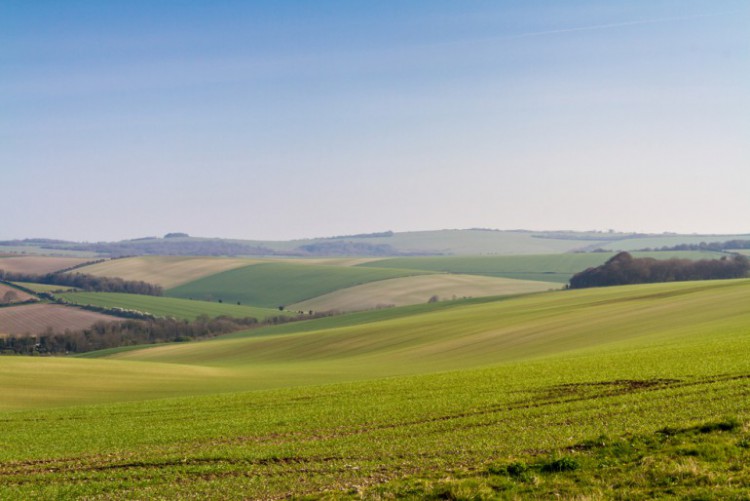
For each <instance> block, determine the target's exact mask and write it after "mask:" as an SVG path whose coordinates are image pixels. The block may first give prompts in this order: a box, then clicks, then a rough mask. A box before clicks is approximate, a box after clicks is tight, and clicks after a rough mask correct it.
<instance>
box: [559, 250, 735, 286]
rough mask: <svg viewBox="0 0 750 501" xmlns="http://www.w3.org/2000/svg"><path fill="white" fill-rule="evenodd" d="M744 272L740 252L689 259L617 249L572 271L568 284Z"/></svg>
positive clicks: (726, 275) (703, 277)
mask: <svg viewBox="0 0 750 501" xmlns="http://www.w3.org/2000/svg"><path fill="white" fill-rule="evenodd" d="M748 272H750V260H748V259H747V258H746V257H745V256H741V255H735V256H732V257H726V256H725V257H722V258H721V259H702V260H700V261H691V260H689V259H665V260H659V259H654V258H634V257H633V256H631V255H630V254H629V253H627V252H620V253H619V254H617V255H615V256H614V257H612V258H611V259H610V260H609V261H607V262H606V263H604V264H603V265H601V266H597V267H596V268H588V269H587V270H585V271H582V272H580V273H576V274H575V275H573V277H572V278H571V279H570V284H569V285H568V287H569V288H571V289H581V288H585V287H603V286H608V285H625V284H645V283H655V282H680V281H686V280H713V279H723V278H742V277H746V276H748Z"/></svg>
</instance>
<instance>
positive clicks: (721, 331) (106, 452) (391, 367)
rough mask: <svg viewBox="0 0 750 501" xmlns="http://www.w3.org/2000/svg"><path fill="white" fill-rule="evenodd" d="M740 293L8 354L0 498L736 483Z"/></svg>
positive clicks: (584, 493)
mask: <svg viewBox="0 0 750 501" xmlns="http://www.w3.org/2000/svg"><path fill="white" fill-rule="evenodd" d="M748 299H750V280H733V281H711V282H690V283H677V284H652V285H642V286H627V287H612V288H603V289H588V290H579V291H559V292H551V293H542V294H536V295H531V296H521V297H515V298H509V299H503V300H497V301H487V300H485V301H484V302H483V301H480V300H476V301H474V302H472V301H467V302H465V303H463V304H461V303H460V302H456V303H450V302H449V303H445V304H443V305H440V304H439V303H438V304H437V305H434V304H430V305H419V306H418V307H416V306H415V307H408V308H405V309H404V310H406V311H408V313H409V314H408V315H403V316H399V309H392V310H385V311H380V312H367V313H362V314H353V315H349V316H344V317H339V318H337V319H333V318H326V319H320V320H315V321H309V322H304V323H303V324H306V325H302V324H298V325H284V326H278V327H273V328H269V329H268V330H267V332H266V334H265V335H248V336H246V337H238V336H234V337H226V338H223V339H216V340H211V341H206V342H200V343H187V344H181V345H167V346H159V347H152V348H146V349H141V350H137V349H136V350H132V351H126V352H120V353H116V354H112V355H110V356H109V357H104V358H98V359H93V360H92V359H89V360H87V359H71V358H31V357H11V358H7V359H4V360H3V363H2V364H0V383H1V384H2V385H3V388H4V398H3V399H2V400H1V401H0V407H2V409H4V411H2V412H0V419H2V420H3V432H4V433H3V437H2V439H1V440H0V443H2V447H0V475H2V477H0V478H2V481H0V498H2V499H26V498H73V497H87V498H95V499H112V498H138V499H143V498H160V497H162V498H230V499H247V498H281V497H301V496H309V497H313V498H320V497H324V498H340V499H345V498H346V499H361V498H365V499H394V498H403V497H411V498H432V499H489V498H511V499H512V498H519V497H521V498H556V497H562V498H592V499H599V498H619V499H637V498H654V497H659V498H663V497H675V498H685V497H691V498H734V499H742V498H743V496H746V494H747V492H748V489H750V469H749V468H747V466H746V465H747V464H748V460H750V431H749V428H748V425H749V424H750V398H749V397H750V388H748V385H747V379H748V378H749V377H750V360H748V358H747V356H746V354H747V352H748V350H749V349H750V335H748V326H750V301H748ZM378 316H379V317H380V318H379V319H378ZM347 319H348V320H347ZM316 323H317V325H318V328H315V327H314V326H315V325H316ZM347 324H348V325H347ZM294 327H297V328H299V329H298V330H297V331H294V330H293V328H294ZM386 376H388V377H386ZM324 383H325V384H324ZM274 387H276V388H275V389H274ZM264 388H267V389H264ZM242 390H254V391H242ZM165 397H172V398H165ZM86 403H91V404H96V405H85V404H86Z"/></svg>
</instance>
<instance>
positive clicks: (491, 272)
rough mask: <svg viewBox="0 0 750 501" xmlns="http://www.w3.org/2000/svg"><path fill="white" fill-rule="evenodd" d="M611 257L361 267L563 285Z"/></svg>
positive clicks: (412, 261)
mask: <svg viewBox="0 0 750 501" xmlns="http://www.w3.org/2000/svg"><path fill="white" fill-rule="evenodd" d="M613 255H614V254H609V253H572V254H544V255H529V256H520V255H519V256H448V257H404V258H389V259H383V260H381V261H372V262H368V263H364V264H362V265H360V266H361V267H373V268H378V267H388V268H411V269H418V270H431V271H442V272H449V273H468V274H474V275H486V276H494V277H507V278H516V279H521V280H540V281H544V282H559V283H566V282H567V281H568V280H570V277H571V276H573V275H574V274H575V273H578V272H579V271H583V270H585V269H586V268H589V267H591V266H599V265H600V264H603V263H604V262H605V261H606V260H607V259H609V258H610V257H612V256H613ZM634 256H636V257H654V258H657V259H668V258H672V257H679V258H685V259H715V258H717V257H718V256H720V254H717V253H713V252H689V251H688V252H637V253H634Z"/></svg>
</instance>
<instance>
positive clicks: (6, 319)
mask: <svg viewBox="0 0 750 501" xmlns="http://www.w3.org/2000/svg"><path fill="white" fill-rule="evenodd" d="M119 320H120V319H119V318H117V317H112V316H110V315H103V314H101V313H96V312H93V311H85V310H81V309H79V308H71V307H67V306H61V305H57V304H25V305H21V306H10V307H6V308H0V334H15V335H21V334H41V333H43V332H44V331H45V330H47V328H49V327H51V328H52V329H53V330H55V331H64V330H65V329H70V330H76V329H85V328H86V327H89V326H90V325H91V324H93V323H95V322H99V321H105V322H117V321H119Z"/></svg>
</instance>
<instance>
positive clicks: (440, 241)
mask: <svg viewBox="0 0 750 501" xmlns="http://www.w3.org/2000/svg"><path fill="white" fill-rule="evenodd" d="M732 240H747V241H750V234H747V235H679V234H673V233H664V234H647V233H619V232H595V231H591V232H579V231H530V230H492V229H484V228H472V229H463V230H459V229H452V230H451V229H446V230H435V231H409V232H400V233H396V232H392V231H384V232H378V233H361V234H355V235H341V236H335V237H322V238H311V239H301V240H287V241H266V240H236V239H224V238H202V237H191V236H188V235H187V234H186V233H168V234H166V235H165V236H164V237H163V238H162V237H145V238H136V239H132V240H121V241H119V242H96V243H89V242H69V241H64V240H52V239H25V240H8V241H0V253H9V254H56V255H71V254H79V255H85V256H102V257H121V256H144V255H162V256H289V257H336V256H376V257H398V256H450V255H507V254H558V253H565V252H591V251H596V250H599V249H605V250H607V251H618V250H627V251H632V250H638V249H645V248H659V247H674V246H679V245H684V244H691V245H697V244H700V243H701V242H705V243H712V242H728V241H732Z"/></svg>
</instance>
